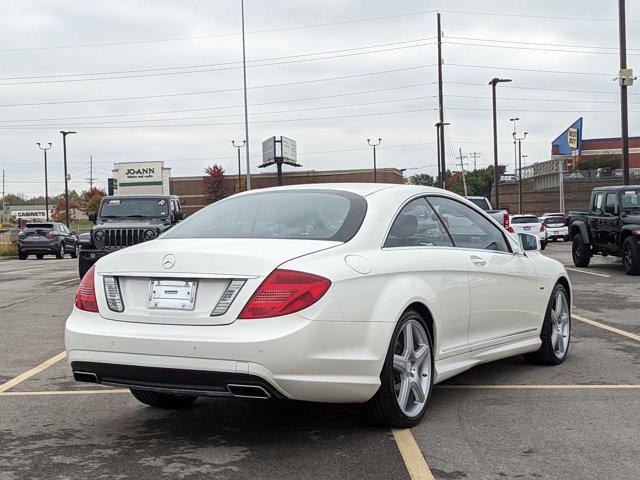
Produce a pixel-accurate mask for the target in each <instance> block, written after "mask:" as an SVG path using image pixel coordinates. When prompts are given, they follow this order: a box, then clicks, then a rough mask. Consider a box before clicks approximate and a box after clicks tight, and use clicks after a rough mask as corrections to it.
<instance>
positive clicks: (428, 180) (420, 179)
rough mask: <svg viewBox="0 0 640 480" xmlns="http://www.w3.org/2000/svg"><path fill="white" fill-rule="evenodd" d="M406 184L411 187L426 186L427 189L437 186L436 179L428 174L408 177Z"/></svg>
mask: <svg viewBox="0 0 640 480" xmlns="http://www.w3.org/2000/svg"><path fill="white" fill-rule="evenodd" d="M405 182H406V183H408V184H409V185H426V186H427V187H433V186H434V185H435V178H433V176H431V175H429V174H428V173H416V174H414V175H411V176H410V177H407V179H406V180H405Z"/></svg>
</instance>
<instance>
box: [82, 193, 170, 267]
mask: <svg viewBox="0 0 640 480" xmlns="http://www.w3.org/2000/svg"><path fill="white" fill-rule="evenodd" d="M89 220H91V221H92V222H94V223H95V224H96V225H95V227H93V228H92V229H91V232H89V233H82V234H80V236H79V238H78V243H79V244H80V255H79V261H78V272H79V273H80V278H82V277H83V276H84V274H85V273H87V271H88V270H89V269H90V268H91V266H92V265H93V264H94V263H96V261H97V260H98V259H99V258H101V257H104V256H105V255H107V254H109V253H111V252H115V251H116V250H120V249H121V248H125V247H129V246H131V245H135V244H137V243H141V242H146V241H149V240H153V239H154V238H156V237H157V236H158V235H160V234H161V233H162V232H164V231H166V230H168V229H169V228H171V227H172V226H173V225H175V224H176V223H178V222H179V221H181V220H182V212H181V211H180V200H179V199H178V197H176V196H174V195H116V196H111V197H104V198H103V199H102V202H101V203H100V209H99V210H98V213H97V215H96V213H95V212H91V213H90V214H89Z"/></svg>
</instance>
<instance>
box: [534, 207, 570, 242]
mask: <svg viewBox="0 0 640 480" xmlns="http://www.w3.org/2000/svg"><path fill="white" fill-rule="evenodd" d="M541 220H542V225H544V228H545V230H546V232H547V241H551V240H552V241H554V242H555V241H556V240H558V239H560V238H562V239H563V240H564V241H565V242H568V241H569V240H570V237H569V218H568V217H567V216H566V215H565V214H564V213H552V212H547V213H545V214H544V215H543V217H542V218H541Z"/></svg>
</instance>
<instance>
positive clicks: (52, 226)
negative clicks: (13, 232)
mask: <svg viewBox="0 0 640 480" xmlns="http://www.w3.org/2000/svg"><path fill="white" fill-rule="evenodd" d="M67 253H69V254H70V255H71V258H77V257H78V238H77V237H76V232H72V231H71V230H69V229H68V228H67V226H66V225H65V224H64V223H57V222H37V223H27V224H25V227H24V228H23V229H22V230H21V231H20V233H19V234H18V258H19V259H20V260H26V259H27V257H28V256H29V255H35V256H36V258H38V259H42V258H44V256H45V255H55V256H56V258H59V259H61V258H64V256H65V254H67Z"/></svg>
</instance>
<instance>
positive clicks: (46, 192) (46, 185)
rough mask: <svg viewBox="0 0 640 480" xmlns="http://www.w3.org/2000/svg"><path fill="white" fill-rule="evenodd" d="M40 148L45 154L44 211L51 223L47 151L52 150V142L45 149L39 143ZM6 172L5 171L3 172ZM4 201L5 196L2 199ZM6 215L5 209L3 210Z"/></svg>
mask: <svg viewBox="0 0 640 480" xmlns="http://www.w3.org/2000/svg"><path fill="white" fill-rule="evenodd" d="M36 145H38V148H39V149H40V150H42V151H43V152H44V209H45V210H46V215H47V222H48V221H49V177H48V175H47V150H49V149H50V148H51V142H49V143H47V146H46V147H43V146H42V145H41V144H40V143H37V144H36ZM3 172H4V171H3ZM2 180H3V191H4V173H3V175H2ZM2 200H3V201H4V194H3V197H2ZM2 211H3V213H4V208H3V209H2Z"/></svg>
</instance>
